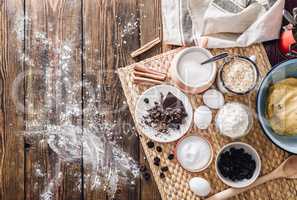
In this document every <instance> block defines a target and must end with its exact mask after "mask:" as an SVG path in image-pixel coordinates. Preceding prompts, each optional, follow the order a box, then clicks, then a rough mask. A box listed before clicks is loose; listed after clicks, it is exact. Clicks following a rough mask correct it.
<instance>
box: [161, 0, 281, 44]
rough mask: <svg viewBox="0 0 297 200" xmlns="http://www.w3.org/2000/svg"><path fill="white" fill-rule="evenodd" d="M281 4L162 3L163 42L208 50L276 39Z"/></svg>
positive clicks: (232, 0) (266, 0)
mask: <svg viewBox="0 0 297 200" xmlns="http://www.w3.org/2000/svg"><path fill="white" fill-rule="evenodd" d="M284 3H285V0H162V18H163V41H164V42H165V43H167V44H173V45H191V44H194V45H198V44H199V41H200V40H201V39H205V38H207V41H208V43H207V47H208V48H226V47H244V46H249V45H251V44H253V43H258V42H263V41H268V40H273V39H277V38H278V37H279V31H280V28H281V22H282V12H283V8H284Z"/></svg>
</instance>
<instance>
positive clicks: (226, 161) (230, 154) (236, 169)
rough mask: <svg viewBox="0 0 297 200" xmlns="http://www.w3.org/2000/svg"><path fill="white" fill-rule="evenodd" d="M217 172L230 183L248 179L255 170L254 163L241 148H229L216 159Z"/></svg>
mask: <svg viewBox="0 0 297 200" xmlns="http://www.w3.org/2000/svg"><path fill="white" fill-rule="evenodd" d="M218 170H219V172H220V173H221V174H222V175H223V176H224V177H226V178H229V179H231V180H232V181H235V182H237V181H241V180H243V179H250V178H252V177H253V174H254V172H255V170H256V161H255V160H254V159H253V157H252V156H251V155H250V154H249V153H247V152H245V151H244V149H243V148H239V149H236V148H233V147H232V148H230V150H227V151H225V152H223V153H222V154H221V155H220V156H219V159H218Z"/></svg>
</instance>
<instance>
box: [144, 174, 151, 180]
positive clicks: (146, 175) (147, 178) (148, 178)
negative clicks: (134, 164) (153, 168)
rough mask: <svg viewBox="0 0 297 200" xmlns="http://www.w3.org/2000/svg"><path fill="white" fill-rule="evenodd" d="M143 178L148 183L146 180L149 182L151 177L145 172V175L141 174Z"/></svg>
mask: <svg viewBox="0 0 297 200" xmlns="http://www.w3.org/2000/svg"><path fill="white" fill-rule="evenodd" d="M143 178H144V180H146V181H148V180H150V178H151V175H150V174H149V173H148V172H145V173H144V174H143Z"/></svg>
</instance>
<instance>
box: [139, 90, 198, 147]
mask: <svg viewBox="0 0 297 200" xmlns="http://www.w3.org/2000/svg"><path fill="white" fill-rule="evenodd" d="M168 92H171V93H172V94H173V95H175V96H176V97H177V98H178V99H180V100H181V101H182V102H183V104H184V107H185V110H186V112H187V114H188V116H187V117H186V118H185V121H184V123H183V124H181V125H180V129H179V130H173V129H169V131H168V133H166V134H160V135H159V136H157V135H158V132H157V131H156V130H155V129H154V128H152V127H150V126H148V125H145V124H144V123H143V122H142V119H143V116H145V115H147V110H148V109H150V108H152V107H153V106H154V102H155V101H157V102H159V101H160V93H162V94H163V95H164V96H166V95H167V94H168ZM145 98H148V99H149V104H146V103H145V102H144V99H145ZM192 119H193V108H192V105H191V103H190V101H189V99H188V97H187V96H186V95H185V94H184V93H183V92H181V91H180V90H179V89H177V88H176V87H173V86H171V85H157V86H154V87H151V88H149V89H148V90H146V91H145V92H144V93H143V94H142V95H141V96H140V97H139V99H138V101H137V103H136V107H135V121H136V125H137V127H138V128H139V129H140V130H141V133H143V134H144V135H146V136H147V137H149V138H150V139H152V140H154V141H156V142H160V143H166V142H174V141H176V140H178V139H180V138H181V137H183V136H184V135H185V134H186V133H187V132H188V131H189V129H190V128H191V126H192Z"/></svg>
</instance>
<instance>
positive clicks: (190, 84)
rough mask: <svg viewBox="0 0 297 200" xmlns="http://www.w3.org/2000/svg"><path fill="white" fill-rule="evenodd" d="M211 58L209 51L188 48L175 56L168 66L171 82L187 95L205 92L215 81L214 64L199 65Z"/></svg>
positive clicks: (215, 68)
mask: <svg viewBox="0 0 297 200" xmlns="http://www.w3.org/2000/svg"><path fill="white" fill-rule="evenodd" d="M211 57H213V56H212V54H211V53H210V51H208V50H207V49H203V48H199V47H189V48H185V49H183V50H181V51H180V52H179V53H177V54H176V55H175V57H174V58H173V60H172V63H171V66H170V74H171V79H172V82H173V83H174V84H175V85H176V86H177V87H178V88H180V89H181V90H182V91H184V92H185V93H188V94H199V93H202V92H204V91H205V90H207V89H208V88H209V87H210V86H211V85H212V84H213V82H214V81H215V78H216V73H217V67H216V63H215V62H212V63H207V64H204V65H201V63H202V62H203V61H205V60H208V59H209V58H211Z"/></svg>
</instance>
